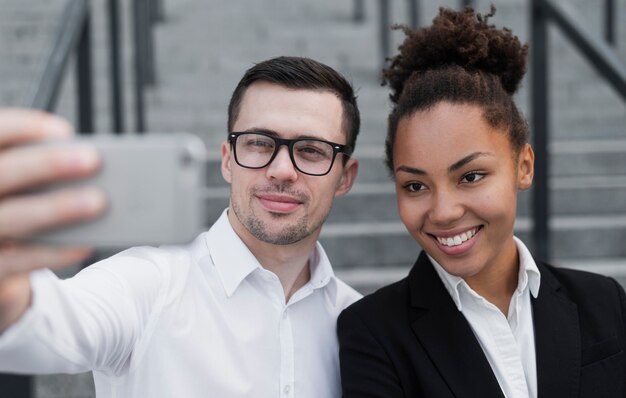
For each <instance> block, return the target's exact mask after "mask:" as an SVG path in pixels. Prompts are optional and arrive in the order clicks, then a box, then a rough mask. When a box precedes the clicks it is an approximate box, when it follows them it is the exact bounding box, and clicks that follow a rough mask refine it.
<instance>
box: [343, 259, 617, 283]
mask: <svg viewBox="0 0 626 398" xmlns="http://www.w3.org/2000/svg"><path fill="white" fill-rule="evenodd" d="M551 263H552V264H555V265H557V266H558V267H560V268H561V267H562V268H572V269H577V270H580V271H587V272H594V273H596V274H602V275H606V276H611V277H617V278H626V258H599V259H591V260H583V261H575V260H562V261H559V260H558V259H556V260H555V261H552V262H551ZM411 267H412V264H411V265H391V266H385V267H384V268H370V267H362V268H336V269H335V275H337V277H339V279H341V280H342V281H344V282H346V283H347V284H348V285H351V286H363V285H378V286H384V285H388V284H390V283H393V282H396V281H399V280H400V279H403V278H404V277H406V276H407V275H408V274H409V271H410V269H411Z"/></svg>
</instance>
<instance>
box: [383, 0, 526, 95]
mask: <svg viewBox="0 0 626 398" xmlns="http://www.w3.org/2000/svg"><path fill="white" fill-rule="evenodd" d="M494 14H495V7H494V6H493V5H492V6H491V12H490V13H489V14H487V15H485V16H482V15H480V14H476V13H475V12H474V10H473V9H472V8H471V7H466V8H465V9H464V10H463V11H454V10H451V9H445V8H440V9H439V15H438V16H437V17H435V19H434V20H433V23H432V25H430V26H428V27H424V28H418V29H415V30H412V29H410V28H408V27H407V26H396V27H395V28H396V29H402V30H403V31H404V33H405V34H406V36H407V37H406V39H405V41H404V43H403V44H402V45H401V46H400V47H399V50H400V53H399V54H398V55H396V56H395V57H393V58H392V59H391V66H390V67H389V68H388V69H385V70H384V71H383V84H385V83H388V84H389V85H390V86H391V89H392V94H391V96H390V97H391V99H392V101H394V102H396V103H397V101H398V98H399V97H400V94H401V93H402V89H403V87H404V85H405V82H406V81H407V79H409V78H410V76H411V75H412V74H413V73H416V72H417V73H420V72H424V71H427V70H432V69H440V68H445V67H447V66H453V65H458V66H460V67H462V68H464V69H466V70H468V71H483V72H485V73H490V74H493V75H495V76H497V77H498V78H499V80H500V82H501V83H502V87H503V88H504V90H505V91H506V92H508V93H509V94H511V95H512V94H514V93H515V91H517V89H518V87H519V84H520V81H521V80H522V78H523V77H524V73H525V72H526V56H527V54H528V45H527V44H524V45H522V44H521V43H520V41H519V39H518V38H517V36H514V35H513V34H512V33H511V30H510V29H507V28H502V29H498V28H496V27H495V26H494V25H490V24H489V23H488V20H489V18H490V17H492V16H493V15H494Z"/></svg>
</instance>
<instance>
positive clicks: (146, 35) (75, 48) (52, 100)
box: [0, 0, 164, 398]
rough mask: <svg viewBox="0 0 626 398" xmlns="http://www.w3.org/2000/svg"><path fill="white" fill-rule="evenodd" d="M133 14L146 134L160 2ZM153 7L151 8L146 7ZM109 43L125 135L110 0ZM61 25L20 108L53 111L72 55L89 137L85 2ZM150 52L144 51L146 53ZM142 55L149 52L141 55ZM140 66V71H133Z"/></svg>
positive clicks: (21, 386)
mask: <svg viewBox="0 0 626 398" xmlns="http://www.w3.org/2000/svg"><path fill="white" fill-rule="evenodd" d="M134 2H135V5H136V8H135V14H134V25H137V24H138V23H139V24H141V25H142V26H141V30H140V31H135V65H136V67H135V71H136V76H135V78H136V80H137V81H139V82H140V84H138V85H137V86H136V92H135V97H136V98H138V100H137V101H138V102H139V101H141V107H138V108H137V109H138V112H137V114H136V121H137V127H138V129H137V131H144V130H145V121H144V109H143V92H144V89H145V87H146V86H147V85H148V84H155V82H156V78H155V70H154V49H153V45H154V43H153V38H152V32H151V29H150V28H151V26H152V24H154V23H155V22H159V21H162V20H163V13H164V12H163V4H162V1H161V0H134ZM151 2H155V3H151ZM108 9H109V40H110V43H109V44H110V52H109V54H110V68H111V119H112V127H113V129H114V131H115V132H117V133H120V132H122V131H124V117H123V115H124V112H123V109H124V101H123V98H124V97H123V90H122V86H123V85H122V80H123V78H122V57H121V53H122V52H121V51H120V42H121V27H122V24H121V23H120V15H119V14H120V13H119V10H120V7H119V0H109V4H108ZM60 20H61V21H62V22H61V23H60V24H59V25H60V26H59V28H58V29H57V31H56V34H55V36H54V39H53V41H52V45H51V46H50V48H49V50H48V52H47V54H46V55H45V56H44V57H43V58H42V61H41V64H40V65H39V68H38V72H37V77H36V78H35V80H34V83H33V85H32V88H31V90H30V92H29V93H27V95H26V98H25V100H24V101H23V105H24V106H26V107H29V108H34V109H41V110H45V111H49V112H52V111H54V110H55V109H56V106H57V102H58V98H59V94H60V89H61V86H62V83H63V80H64V78H65V71H66V70H67V65H68V62H69V59H70V58H71V56H72V55H73V54H76V63H77V67H76V79H77V91H78V92H77V94H78V98H77V101H76V106H77V115H78V128H79V131H80V132H81V133H91V132H93V131H94V123H93V121H94V112H93V74H92V62H91V61H92V60H91V10H90V8H89V2H88V1H84V0H68V1H67V2H66V3H65V6H64V8H63V11H62V14H61V18H60ZM148 47H149V48H148ZM146 51H147V52H148V53H147V54H146ZM137 65H139V67H137ZM0 384H2V388H3V390H2V392H3V393H8V394H9V395H10V396H11V397H15V398H30V397H31V396H32V394H33V388H32V386H33V383H32V377H29V376H16V375H5V374H0Z"/></svg>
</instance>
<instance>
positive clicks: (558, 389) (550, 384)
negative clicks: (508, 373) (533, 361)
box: [531, 262, 581, 397]
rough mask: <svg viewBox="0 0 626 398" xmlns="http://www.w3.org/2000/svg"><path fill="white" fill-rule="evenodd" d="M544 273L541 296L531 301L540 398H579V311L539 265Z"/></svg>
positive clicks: (555, 280)
mask: <svg viewBox="0 0 626 398" xmlns="http://www.w3.org/2000/svg"><path fill="white" fill-rule="evenodd" d="M537 266H538V267H539V271H540V272H541V287H540V289H539V295H538V296H537V298H535V299H531V302H532V306H533V323H534V328H535V353H536V358H537V392H538V395H539V396H540V397H573V396H576V395H578V384H579V375H580V366H581V364H580V362H581V357H580V352H581V342H580V326H579V319H578V308H577V306H576V304H575V303H573V302H572V301H571V300H570V299H569V298H568V297H567V296H566V295H565V293H564V292H563V290H562V288H561V284H560V283H559V281H558V280H557V279H556V277H555V276H554V274H553V273H552V272H551V270H550V268H549V267H547V266H545V265H544V264H542V263H540V262H537Z"/></svg>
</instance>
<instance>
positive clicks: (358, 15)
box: [352, 0, 365, 23]
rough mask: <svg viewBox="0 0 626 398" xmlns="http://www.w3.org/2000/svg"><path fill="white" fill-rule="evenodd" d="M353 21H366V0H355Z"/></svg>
mask: <svg viewBox="0 0 626 398" xmlns="http://www.w3.org/2000/svg"><path fill="white" fill-rule="evenodd" d="M352 21H353V22H355V23H361V22H363V21H365V0H354V13H353V15H352Z"/></svg>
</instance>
